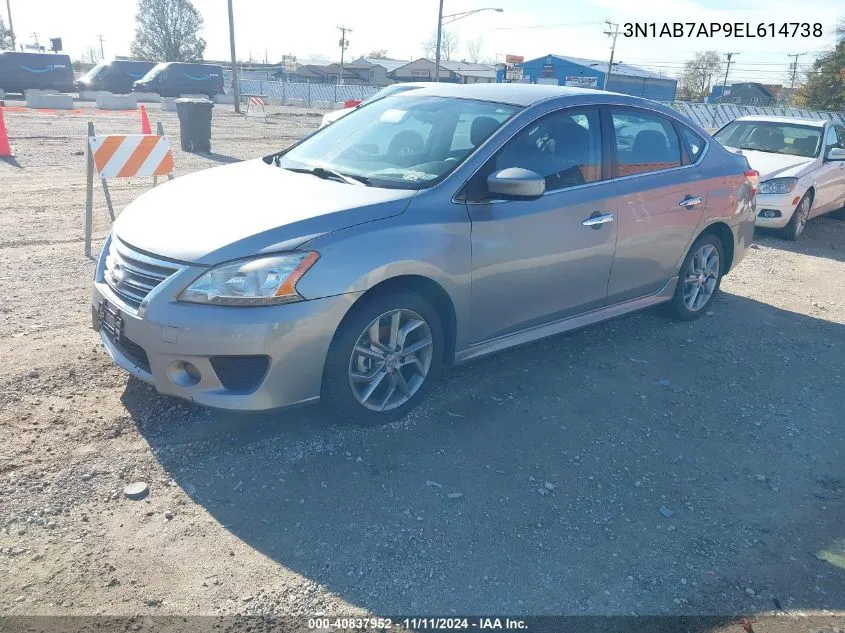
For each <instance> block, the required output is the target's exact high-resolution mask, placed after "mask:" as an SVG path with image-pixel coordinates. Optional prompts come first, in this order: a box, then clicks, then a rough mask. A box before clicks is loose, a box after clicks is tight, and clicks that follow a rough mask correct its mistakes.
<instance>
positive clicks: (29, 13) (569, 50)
mask: <svg viewBox="0 0 845 633" xmlns="http://www.w3.org/2000/svg"><path fill="white" fill-rule="evenodd" d="M10 1H11V5H12V17H13V20H14V27H15V33H16V35H17V38H18V41H19V42H21V41H23V42H32V35H31V34H32V33H33V32H36V33H38V38H39V42H40V43H41V44H45V43H48V38H50V37H57V36H60V37H62V39H63V41H64V46H65V49H66V52H68V53H69V54H71V56H73V57H79V56H81V55H82V53H83V52H84V51H85V50H86V49H87V48H88V47H89V46H97V47H99V40H98V36H99V35H102V36H103V37H104V38H105V39H104V49H105V54H106V58H111V57H113V56H114V55H127V54H128V53H129V44H130V42H131V40H132V38H133V35H134V28H135V21H134V17H135V12H136V8H137V4H136V2H135V0H73V1H69V0H10ZM484 2H491V3H492V4H490V5H486V4H484ZM4 4H5V3H3V2H0V15H4V17H6V16H5V7H4V6H3V5H4ZM194 5H195V6H196V7H197V9H199V11H200V12H201V13H202V16H203V18H204V21H205V24H204V28H203V32H202V36H203V37H204V38H205V39H206V41H207V42H208V47H207V49H206V59H227V58H228V57H229V42H228V16H227V11H226V0H194ZM484 6H492V7H500V8H502V9H504V12H502V13H495V12H492V11H486V12H482V13H479V14H477V15H473V16H470V17H468V18H465V19H462V20H460V21H458V22H456V23H455V24H454V25H452V26H450V27H447V28H451V29H454V31H455V32H456V33H457V35H458V37H459V38H460V47H459V57H466V55H467V53H466V44H467V43H468V42H470V41H471V40H474V39H476V38H478V37H481V38H482V39H483V55H484V57H486V58H488V59H489V60H491V61H493V60H495V59H496V58H497V57H498V60H499V61H501V60H502V58H503V56H504V54H506V53H512V54H517V55H524V56H525V57H526V59H532V58H535V57H540V56H542V55H546V54H547V53H557V54H561V55H573V56H578V57H587V58H592V59H599V60H605V59H607V58H608V56H609V52H610V50H609V47H610V41H609V38H608V37H606V36H605V35H604V34H603V31H604V30H606V28H607V26H606V25H605V24H604V23H603V21H604V20H612V21H613V22H618V23H620V24H624V23H625V22H631V21H638V22H659V23H663V22H676V21H677V22H708V23H709V22H711V21H715V22H751V23H752V24H753V25H755V27H756V25H757V24H758V23H760V22H764V23H769V22H775V23H776V24H779V23H782V22H795V21H801V22H820V23H821V24H822V28H823V32H824V36H823V37H822V38H808V39H804V38H794V39H784V38H777V39H772V38H756V39H738V38H730V39H726V38H722V37H718V38H713V39H705V38H689V39H687V38H684V39H666V38H662V39H659V40H656V39H642V38H640V39H626V38H624V37H621V36H620V37H619V39H618V41H617V48H616V59H617V60H618V61H622V62H625V63H630V64H634V65H638V66H642V67H645V68H648V69H650V70H653V71H664V72H666V73H667V74H668V75H670V76H675V75H677V74H678V72H679V70H680V68H681V67H682V65H683V62H684V61H685V60H687V59H689V58H690V57H691V56H692V55H693V54H694V53H695V52H696V51H701V50H718V51H720V52H723V53H724V52H728V51H731V52H735V53H740V54H739V55H738V56H737V57H735V58H734V61H735V65H733V66H732V70H731V79H733V80H741V79H754V80H757V81H769V82H770V83H781V82H783V81H787V80H788V76H787V66H788V64H789V63H790V60H789V59H788V58H787V56H786V55H787V53H802V52H803V53H808V54H807V55H805V56H803V57H801V58H800V60H799V67H802V66H808V65H809V64H810V63H811V61H812V59H813V57H814V56H815V55H816V54H818V52H819V51H821V50H823V49H825V48H828V47H831V46H833V44H834V41H835V37H834V27H835V25H836V22H837V19H838V18H842V17H845V11H843V10H841V9H840V11H839V12H838V13H837V10H836V8H835V7H843V6H845V3H843V2H841V1H836V0H802V1H801V2H800V3H799V2H795V1H794V0H792V1H787V0H639V1H638V0H586V1H582V2H577V4H576V3H575V2H565V1H562V0H445V5H444V13H445V14H451V13H458V12H461V11H467V10H470V9H476V8H480V7H484ZM234 7H235V8H234V11H235V32H236V38H237V52H238V58H239V59H247V58H249V56H250V54H251V55H252V57H253V58H254V59H256V60H257V61H263V60H264V56H265V53H266V55H267V57H268V58H269V60H270V61H278V60H279V58H280V57H281V55H283V54H286V53H293V54H295V55H297V56H298V57H300V58H307V57H310V56H314V55H323V56H326V57H328V58H330V59H332V60H337V59H339V56H340V51H339V48H338V45H337V44H338V40H339V38H340V33H339V31H338V30H337V29H336V27H337V26H339V25H344V26H349V27H351V28H352V32H351V33H349V34H348V36H347V39H348V40H349V49H348V50H347V53H346V54H347V59H349V58H354V57H357V56H359V55H364V54H367V53H369V52H370V51H372V50H375V49H381V48H384V49H387V52H388V55H389V56H390V57H394V58H398V59H414V58H417V57H421V56H423V49H422V43H423V42H424V41H425V40H426V39H427V38H428V37H429V35H430V34H431V33H432V32H433V31H434V29H435V28H436V24H437V8H438V2H437V0H354V1H353V0H315V1H312V2H302V1H296V2H293V1H289V0H234Z"/></svg>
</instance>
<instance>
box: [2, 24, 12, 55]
mask: <svg viewBox="0 0 845 633" xmlns="http://www.w3.org/2000/svg"><path fill="white" fill-rule="evenodd" d="M11 49H12V32H11V31H10V30H9V29H7V28H6V23H5V22H3V18H0V51H6V50H11Z"/></svg>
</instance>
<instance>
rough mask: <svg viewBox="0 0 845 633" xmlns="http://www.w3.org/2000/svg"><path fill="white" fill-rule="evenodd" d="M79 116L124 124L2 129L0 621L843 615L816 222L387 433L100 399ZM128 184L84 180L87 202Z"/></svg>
mask: <svg viewBox="0 0 845 633" xmlns="http://www.w3.org/2000/svg"><path fill="white" fill-rule="evenodd" d="M11 105H14V104H11ZM150 115H151V119H152V120H153V124H155V121H156V120H163V122H164V126H165V129H166V130H167V131H168V132H170V133H171V134H172V135H176V133H177V130H178V127H177V123H176V119H175V115H173V114H170V113H160V112H159V111H158V110H157V109H154V108H150ZM319 115H320V113H318V112H314V111H307V110H300V109H296V108H283V109H281V108H280V109H278V112H275V113H273V115H272V116H271V117H270V120H269V122H267V123H265V122H263V121H261V120H257V119H255V120H246V121H245V120H243V119H242V118H240V117H238V116H236V115H235V114H234V113H233V112H232V111H231V110H226V109H225V108H221V107H216V108H215V113H214V130H213V149H214V152H215V153H214V154H212V155H205V156H200V155H188V154H185V153H182V152H180V151H178V149H177V150H176V152H175V153H176V165H177V174H182V173H187V172H190V171H193V170H197V169H204V168H208V167H213V166H215V165H217V164H220V163H224V162H229V161H233V160H239V159H244V158H248V157H253V156H258V155H261V154H262V153H269V151H270V150H272V149H274V148H278V147H283V146H285V145H286V144H289V143H290V142H292V141H293V140H294V139H296V138H299V137H300V136H302V135H303V134H304V133H306V132H307V131H309V130H311V129H313V128H314V127H316V125H317V123H318V122H319ZM89 119H90V120H94V122H95V125H96V127H97V129H98V130H99V131H103V132H105V131H108V132H114V133H122V132H136V131H138V130H139V129H140V123H139V121H138V117H137V114H132V115H126V114H104V113H100V112H96V111H95V110H93V109H90V108H87V109H86V110H85V111H84V112H82V113H76V114H25V113H16V112H11V113H7V115H6V124H7V127H8V128H9V131H10V134H11V137H12V144H13V146H14V147H15V149H16V159H15V160H13V161H5V162H2V161H0V183H2V187H0V280H1V281H2V282H3V287H4V290H5V292H4V293H3V297H2V299H0V358H1V359H2V365H0V367H2V371H0V429H2V437H3V439H4V441H3V442H2V444H0V614H6V615H24V614H44V615H49V614H62V615H67V614H77V615H93V614H113V615H135V614H173V615H188V614H216V615H220V614H232V613H241V614H265V615H266V614H284V615H296V614H311V615H313V614H315V613H318V612H323V613H331V614H337V613H382V614H385V613H393V614H397V613H403V614H443V615H448V614H453V613H512V614H526V615H542V614H582V615H623V614H739V613H744V614H763V613H768V612H771V611H773V610H775V609H776V605H781V607H782V608H783V609H784V610H786V611H789V612H793V613H824V612H827V611H833V612H838V613H841V612H843V610H845V527H843V526H845V504H843V488H842V481H843V480H845V461H843V449H845V443H843V439H845V428H843V415H842V411H843V410H845V392H843V390H842V388H841V386H842V381H843V377H845V360H843V359H845V355H844V353H845V223H844V222H838V221H835V220H829V219H819V220H814V221H812V222H810V224H809V225H808V227H807V230H806V233H805V235H804V236H803V237H802V239H801V241H800V242H799V243H797V244H791V243H787V242H783V241H780V240H779V239H777V238H774V237H772V236H769V235H758V242H757V244H755V246H754V249H753V250H752V251H751V252H750V253H749V255H748V257H747V258H746V260H745V261H744V262H743V263H742V264H741V265H740V266H739V267H738V268H737V269H736V270H735V271H734V272H733V273H732V274H731V275H730V276H729V277H727V278H726V279H725V281H724V283H723V292H722V294H721V295H720V296H719V297H718V298H717V300H716V301H715V303H714V305H713V308H712V312H711V313H709V314H708V316H707V317H705V318H702V319H701V320H699V321H696V322H694V323H677V322H674V321H671V320H668V319H666V318H664V317H663V316H662V315H661V313H660V312H659V311H657V310H653V311H646V312H643V313H639V314H635V315H632V316H628V317H624V318H620V319H618V320H615V321H612V322H609V323H606V324H603V325H600V326H597V327H592V328H589V329H585V330H582V331H579V332H575V333H572V334H569V335H564V336H560V337H557V338H553V339H549V340H546V341H543V342H539V343H536V344H532V345H528V346H525V347H522V348H519V349H515V350H511V351H508V352H504V353H502V354H499V355H497V356H495V357H492V358H488V359H485V360H481V361H479V362H476V363H473V364H470V365H467V366H463V367H460V368H455V369H453V370H451V371H450V372H449V373H448V374H447V376H446V377H445V379H444V380H443V382H442V383H441V384H440V385H438V386H437V387H436V388H435V389H434V390H433V391H432V395H431V397H430V398H429V399H428V401H427V402H425V403H424V404H423V405H422V406H421V407H419V408H418V409H417V410H415V411H413V412H412V414H411V415H410V416H409V417H408V418H406V419H404V420H402V421H400V422H398V423H395V424H393V425H391V426H388V427H384V428H377V429H373V428H357V427H350V426H344V425H338V424H336V423H335V422H334V421H333V420H332V419H331V418H329V417H327V416H326V414H325V413H324V412H323V411H322V410H321V409H319V408H308V409H301V410H296V411H290V412H284V413H278V414H274V415H252V416H244V415H235V414H231V413H225V412H217V411H210V410H206V409H202V408H199V407H196V406H194V405H191V404H188V403H184V402H179V401H176V400H172V399H169V398H166V397H163V396H159V395H157V394H156V393H155V391H154V390H152V389H151V388H149V387H147V386H146V385H144V384H143V383H140V382H138V381H136V380H133V379H129V378H128V377H127V376H126V374H124V373H123V372H122V371H121V370H119V369H117V368H116V367H114V366H113V365H112V363H111V362H110V360H109V358H108V357H107V356H106V354H105V352H104V351H103V349H102V347H101V346H100V344H99V341H98V339H97V337H96V336H95V334H94V332H93V331H92V330H91V329H90V307H89V303H88V300H89V285H90V279H91V275H92V271H93V266H94V264H93V261H91V260H89V259H86V258H85V257H84V256H83V243H82V214H83V209H84V199H85V189H84V184H85V183H84V164H85V163H84V156H83V155H82V149H83V148H84V135H85V124H86V122H87V121H88V120H89ZM149 186H150V183H149V182H144V181H142V180H131V181H121V182H116V183H114V186H113V187H112V196H113V198H114V201H115V205H116V207H117V208H118V209H120V208H122V207H123V206H125V204H126V203H127V202H128V201H130V200H132V199H133V198H135V197H136V196H137V195H139V194H140V193H142V192H143V191H144V190H146V189H147V188H148V187H149ZM95 199H96V201H97V204H98V209H97V216H98V218H99V220H98V222H99V227H100V230H99V231H98V236H99V238H100V239H101V238H102V236H103V235H104V231H103V229H104V227H105V223H104V218H105V214H104V201H103V198H102V193H101V191H100V190H99V188H98V189H97V190H96V191H95ZM139 480H142V481H145V482H147V483H148V484H149V488H150V492H149V495H148V496H147V497H146V498H145V499H143V500H141V501H132V500H129V499H127V498H125V497H124V496H123V494H122V490H123V488H124V486H126V485H127V484H129V483H131V482H134V481H139ZM731 630H738V629H731ZM755 630H760V629H755ZM762 630H766V629H762Z"/></svg>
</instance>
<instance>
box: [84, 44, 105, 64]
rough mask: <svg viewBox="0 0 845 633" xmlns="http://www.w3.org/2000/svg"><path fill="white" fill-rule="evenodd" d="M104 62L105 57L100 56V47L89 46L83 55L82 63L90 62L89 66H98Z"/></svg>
mask: <svg viewBox="0 0 845 633" xmlns="http://www.w3.org/2000/svg"><path fill="white" fill-rule="evenodd" d="M102 60H103V56H102V55H101V54H100V48H99V47H98V46H89V47H88V48H86V49H85V52H84V53H82V61H84V62H88V63H89V64H96V63H97V62H100V61H102Z"/></svg>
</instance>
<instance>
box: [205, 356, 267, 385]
mask: <svg viewBox="0 0 845 633" xmlns="http://www.w3.org/2000/svg"><path fill="white" fill-rule="evenodd" d="M209 360H210V361H211V366H212V367H213V368H214V373H215V374H217V378H219V379H220V382H221V383H222V384H223V386H224V387H226V389H234V390H237V391H254V390H255V389H257V388H258V385H259V384H261V381H262V380H263V379H264V375H265V374H266V373H267V367H268V366H269V365H270V357H269V356H212V357H211V358H210V359H209Z"/></svg>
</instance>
